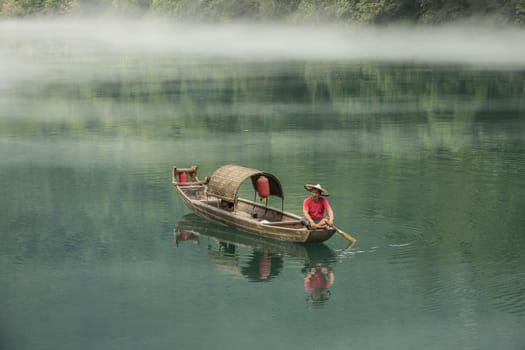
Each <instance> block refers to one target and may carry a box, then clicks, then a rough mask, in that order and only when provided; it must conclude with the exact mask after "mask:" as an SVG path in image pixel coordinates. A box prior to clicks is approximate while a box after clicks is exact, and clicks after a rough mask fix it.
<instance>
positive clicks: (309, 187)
mask: <svg viewBox="0 0 525 350" xmlns="http://www.w3.org/2000/svg"><path fill="white" fill-rule="evenodd" d="M304 188H305V189H306V190H307V191H310V192H312V190H319V192H320V193H321V196H325V197H328V196H329V195H330V193H328V191H327V190H325V189H324V188H323V187H322V186H321V185H319V184H317V185H309V184H306V185H304Z"/></svg>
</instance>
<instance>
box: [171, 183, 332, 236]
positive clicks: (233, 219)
mask: <svg viewBox="0 0 525 350" xmlns="http://www.w3.org/2000/svg"><path fill="white" fill-rule="evenodd" d="M174 186H175V188H176V189H177V192H178V193H179V195H180V196H181V198H182V199H183V201H184V203H185V204H186V206H187V207H188V208H189V209H190V210H191V211H193V212H194V213H195V214H197V215H199V216H200V217H203V218H205V219H208V220H212V221H215V222H218V223H221V224H224V225H228V226H232V227H235V228H237V229H239V230H241V231H243V232H246V233H249V234H253V235H256V236H260V237H265V238H270V239H275V240H280V241H286V242H294V243H320V242H324V241H326V240H328V239H329V238H331V237H332V236H333V235H334V233H335V232H336V231H335V229H315V230H310V229H308V228H306V227H304V226H303V225H302V224H300V222H299V220H300V217H299V216H297V215H295V214H292V213H288V212H284V211H279V210H278V209H275V208H266V207H263V206H261V205H260V204H258V203H255V202H252V201H248V200H241V201H242V202H241V203H243V205H246V206H253V207H254V209H255V210H263V209H264V210H265V211H268V210H270V211H271V212H272V213H278V214H279V215H280V216H281V217H282V218H284V220H280V221H273V222H268V221H266V220H261V219H257V218H253V217H251V216H250V214H249V213H247V212H246V211H228V210H225V209H223V208H221V206H220V204H219V202H218V201H216V200H215V201H211V202H210V201H209V200H206V199H205V198H204V195H203V194H204V193H205V186H204V185H180V184H178V183H174Z"/></svg>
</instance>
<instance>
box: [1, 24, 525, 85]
mask: <svg viewBox="0 0 525 350" xmlns="http://www.w3.org/2000/svg"><path fill="white" fill-rule="evenodd" d="M0 43H1V44H0V53H1V55H0V74H1V75H2V76H3V77H5V79H7V80H10V79H15V80H16V79H24V78H25V77H27V76H34V75H35V74H38V73H39V72H41V73H45V72H50V71H54V70H56V69H62V70H68V69H73V68H72V67H77V66H79V67H85V66H86V65H89V64H100V65H102V66H103V65H105V64H107V63H111V62H115V61H117V60H122V57H123V56H124V55H126V56H129V55H138V56H140V57H143V56H144V55H146V56H147V55H159V54H160V55H169V56H173V57H181V56H184V57H197V58H199V59H218V58H222V59H227V60H228V59H241V60H249V61H255V62H257V61H261V60H345V61H383V62H423V63H438V64H442V63H447V64H448V63H452V64H466V65H475V66H479V67H488V68H498V69H499V68H506V67H512V68H516V67H518V68H521V67H525V45H524V43H525V31H524V30H523V29H521V28H512V27H500V28H496V27H494V26H480V25H467V24H464V25H447V26H442V27H421V26H392V27H349V28H341V27H330V26H323V27H321V26H315V27H314V26H310V27H309V26H284V25H270V24H268V25H262V24H214V25H203V24H200V25H196V24H173V23H168V22H163V21H154V20H141V21H131V20H108V19H104V20H73V19H67V20H54V21H53V20H19V21H11V20H10V21H2V22H0Z"/></svg>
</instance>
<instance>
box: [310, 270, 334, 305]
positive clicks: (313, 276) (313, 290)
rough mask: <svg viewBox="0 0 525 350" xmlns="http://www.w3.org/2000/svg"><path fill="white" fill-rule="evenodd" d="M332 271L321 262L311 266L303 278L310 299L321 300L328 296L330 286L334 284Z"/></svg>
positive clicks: (313, 300)
mask: <svg viewBox="0 0 525 350" xmlns="http://www.w3.org/2000/svg"><path fill="white" fill-rule="evenodd" d="M334 278H335V276H334V271H333V270H332V269H329V268H328V267H327V266H323V265H321V264H318V265H316V266H315V267H312V268H311V269H310V271H309V272H308V273H307V274H306V277H305V278H304V289H305V290H306V291H307V292H308V293H310V301H312V302H322V301H326V300H328V299H329V298H330V294H331V293H330V290H328V288H330V286H332V284H334Z"/></svg>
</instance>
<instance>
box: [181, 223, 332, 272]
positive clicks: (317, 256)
mask: <svg viewBox="0 0 525 350" xmlns="http://www.w3.org/2000/svg"><path fill="white" fill-rule="evenodd" d="M182 232H193V233H195V234H198V235H199V236H200V237H201V239H202V237H203V236H206V237H209V238H211V239H214V240H215V241H216V242H218V243H219V244H220V247H221V248H220V249H223V250H224V251H225V252H227V253H228V254H229V255H230V256H232V255H233V254H234V253H235V247H236V246H243V247H248V248H250V249H253V254H252V256H253V257H254V259H259V258H260V256H259V255H260V254H259V253H262V254H263V255H264V254H266V255H269V256H280V257H292V258H298V259H302V260H304V262H305V264H316V263H334V262H335V259H336V253H335V251H334V250H332V249H331V248H330V247H328V246H327V245H325V244H314V245H312V244H296V243H290V242H281V241H276V240H272V239H265V238H262V237H257V236H253V235H246V234H243V233H242V232H240V231H238V230H237V229H235V228H231V227H228V226H222V225H218V224H215V223H213V222H210V221H208V220H205V219H203V218H201V217H199V216H197V215H195V214H187V215H184V216H183V217H182V218H181V219H180V220H179V222H178V224H177V227H176V228H175V232H174V234H175V239H177V237H178V236H179V235H180V234H181V233H182ZM228 254H227V256H228ZM230 260H231V259H230ZM260 260H261V261H262V258H260Z"/></svg>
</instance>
